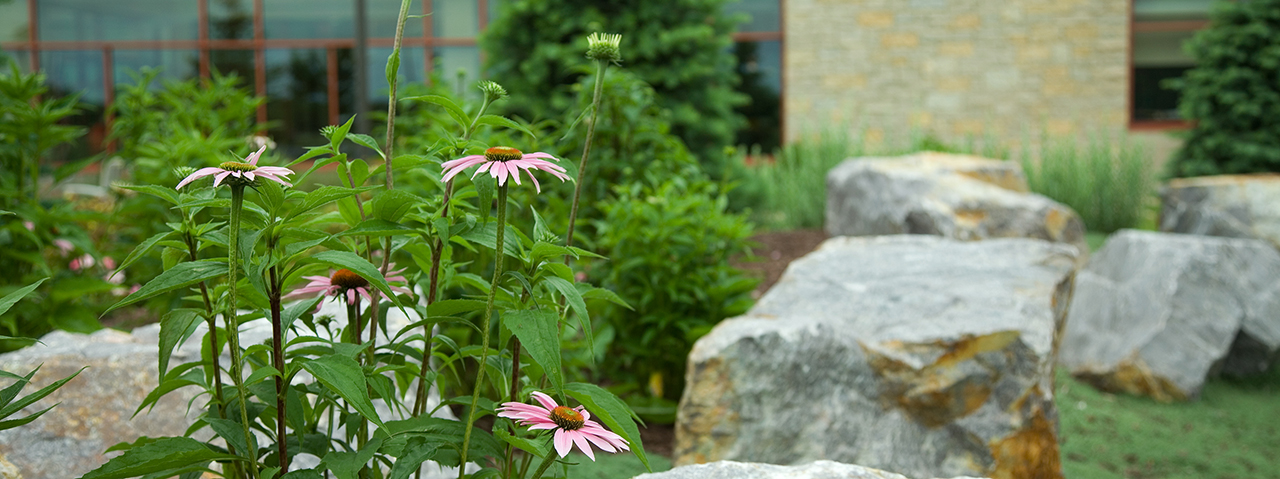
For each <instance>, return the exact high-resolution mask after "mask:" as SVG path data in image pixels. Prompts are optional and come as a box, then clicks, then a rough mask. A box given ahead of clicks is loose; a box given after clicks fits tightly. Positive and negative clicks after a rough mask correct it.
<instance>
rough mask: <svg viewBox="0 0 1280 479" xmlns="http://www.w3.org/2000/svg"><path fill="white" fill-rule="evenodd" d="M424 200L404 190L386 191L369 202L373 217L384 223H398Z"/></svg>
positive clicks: (379, 193)
mask: <svg viewBox="0 0 1280 479" xmlns="http://www.w3.org/2000/svg"><path fill="white" fill-rule="evenodd" d="M425 202H426V200H423V199H422V198H420V197H418V196H417V195H414V194H413V193H409V192H408V191H405V190H386V191H381V192H378V194H376V195H374V196H373V200H372V201H370V204H371V205H372V207H371V209H372V211H373V217H375V218H378V219H381V220H386V221H400V219H401V218H404V215H405V213H408V212H409V210H410V209H411V208H413V207H414V206H417V205H420V204H422V203H425Z"/></svg>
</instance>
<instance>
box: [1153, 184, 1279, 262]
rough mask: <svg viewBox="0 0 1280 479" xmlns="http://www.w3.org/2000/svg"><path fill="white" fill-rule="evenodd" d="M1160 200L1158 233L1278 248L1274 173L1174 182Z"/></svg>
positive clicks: (1163, 190) (1276, 197)
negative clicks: (1252, 241)
mask: <svg viewBox="0 0 1280 479" xmlns="http://www.w3.org/2000/svg"><path fill="white" fill-rule="evenodd" d="M1160 200H1161V207H1160V231H1165V232H1169V233H1187V234H1197V235H1207V236H1225V237H1230V238H1253V239H1260V240H1263V241H1267V242H1269V243H1271V245H1272V246H1273V247H1276V248H1280V175H1276V174H1271V173H1267V174H1256V175H1222V176H1203V177H1198V178H1180V179H1175V180H1172V181H1170V182H1169V184H1167V185H1165V187H1164V188H1162V189H1161V191H1160Z"/></svg>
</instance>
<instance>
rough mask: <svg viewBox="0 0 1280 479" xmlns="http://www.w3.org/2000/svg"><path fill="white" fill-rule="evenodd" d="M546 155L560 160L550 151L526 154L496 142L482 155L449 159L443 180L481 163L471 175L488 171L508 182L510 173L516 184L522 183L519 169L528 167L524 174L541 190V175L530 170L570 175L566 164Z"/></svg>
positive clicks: (555, 174) (562, 176) (565, 176)
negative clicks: (557, 162)
mask: <svg viewBox="0 0 1280 479" xmlns="http://www.w3.org/2000/svg"><path fill="white" fill-rule="evenodd" d="M543 158H546V159H549V160H551V161H560V160H557V159H556V157H554V156H551V155H550V154H547V153H542V152H538V153H529V154H523V153H521V152H520V150H517V149H515V148H511V147H507V146H495V147H493V148H489V149H487V150H484V154H483V155H471V156H464V157H462V158H458V159H456V160H450V161H446V162H444V163H442V164H441V165H440V166H441V167H444V178H443V179H444V181H449V180H450V179H453V177H454V176H456V175H457V174H458V173H461V172H462V170H465V169H467V168H470V167H472V166H476V165H480V168H478V169H476V172H475V173H473V174H472V175H471V177H472V178H475V177H476V175H478V174H480V173H484V172H485V171H488V172H489V176H492V177H494V178H497V179H498V186H503V185H505V184H507V176H508V175H510V176H511V180H512V181H514V182H516V184H517V185H518V184H520V170H525V174H527V175H529V179H530V180H533V187H534V188H535V189H537V191H538V192H539V193H541V192H542V185H539V184H538V179H537V178H535V177H534V176H533V172H530V171H528V170H531V169H539V170H542V171H545V172H547V173H551V175H552V176H554V177H556V178H560V181H564V180H568V179H569V175H566V174H565V169H564V167H562V166H560V165H557V164H555V163H552V162H551V161H547V160H544V159H543Z"/></svg>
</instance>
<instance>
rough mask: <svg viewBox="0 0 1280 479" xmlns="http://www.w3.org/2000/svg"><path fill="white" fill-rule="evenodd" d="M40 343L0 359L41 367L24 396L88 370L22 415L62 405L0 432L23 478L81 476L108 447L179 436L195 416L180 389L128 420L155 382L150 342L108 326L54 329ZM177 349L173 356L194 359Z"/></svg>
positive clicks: (6, 366)
mask: <svg viewBox="0 0 1280 479" xmlns="http://www.w3.org/2000/svg"><path fill="white" fill-rule="evenodd" d="M41 342H42V343H43V344H36V345H33V346H30V347H28V348H26V349H22V350H19V351H16V352H13V353H8V354H5V355H2V356H0V369H3V370H5V371H16V372H21V373H23V374H25V373H27V372H29V371H31V370H32V369H35V368H36V367H37V366H40V365H41V364H43V366H42V367H41V368H40V371H39V372H37V373H36V375H35V377H34V378H32V380H31V384H30V385H28V386H27V387H26V388H25V389H23V392H24V393H28V394H29V393H31V392H34V391H36V390H38V389H39V388H42V387H44V386H47V385H48V384H49V383H52V382H54V381H57V380H59V379H62V378H64V377H67V376H70V375H72V374H74V373H75V372H76V371H79V370H80V368H82V367H84V366H89V369H86V370H85V371H84V372H83V373H80V375H79V376H77V377H76V378H75V379H72V380H71V381H70V382H68V383H67V384H66V385H64V386H63V387H62V388H61V389H59V390H58V391H56V392H54V393H53V394H51V395H49V396H48V397H45V398H44V399H41V400H40V401H36V403H35V404H32V405H31V406H29V407H28V408H27V409H25V412H27V413H31V412H35V411H40V410H42V409H44V408H47V407H49V406H52V405H54V404H58V403H61V404H59V405H58V407H55V408H53V410H51V411H49V412H48V413H46V414H45V415H44V416H41V417H40V418H39V419H37V420H35V421H34V422H32V423H30V424H27V425H25V426H22V427H19V428H15V429H9V430H6V431H0V454H3V455H5V456H7V457H8V459H9V461H11V462H13V463H14V464H15V465H16V466H18V470H20V471H21V472H22V475H23V476H25V477H28V478H55V477H79V476H80V475H82V474H84V473H86V472H89V471H91V470H93V469H94V468H96V467H98V466H99V465H101V464H102V463H103V462H106V460H107V456H106V455H105V454H104V453H103V451H105V450H106V449H107V448H108V447H111V446H113V445H115V444H117V443H120V442H126V441H127V442H132V441H134V440H135V439H137V438H138V437H139V436H152V437H155V436H163V435H171V436H181V435H182V433H183V432H184V431H186V429H187V427H188V426H189V425H191V423H192V422H193V421H194V420H195V418H196V417H198V415H199V412H198V409H200V404H198V403H197V404H196V407H195V408H193V409H192V410H191V411H190V412H188V411H187V402H188V401H190V400H192V399H194V397H195V394H196V391H195V390H194V389H191V388H184V389H180V390H178V391H176V392H174V393H171V394H169V395H168V396H166V397H164V398H163V399H161V400H160V401H159V403H158V404H156V406H155V408H153V409H151V410H149V411H148V410H144V411H142V412H140V413H138V415H137V417H134V418H132V419H130V416H132V415H133V412H134V410H135V409H137V407H138V405H139V404H142V400H143V398H145V397H146V396H147V393H149V392H151V390H152V389H153V388H154V387H155V386H156V384H157V380H156V363H157V348H156V344H155V343H154V342H148V341H146V340H144V339H142V338H141V337H138V336H133V335H130V334H128V333H122V332H119V331H116V330H111V329H104V330H101V331H98V332H96V333H93V334H91V335H82V334H73V333H66V332H54V333H50V334H48V335H45V337H43V338H41ZM182 354H184V353H182V352H179V353H177V354H175V357H174V361H176V362H184V361H188V360H191V359H193V358H186V357H182ZM197 354H198V353H197Z"/></svg>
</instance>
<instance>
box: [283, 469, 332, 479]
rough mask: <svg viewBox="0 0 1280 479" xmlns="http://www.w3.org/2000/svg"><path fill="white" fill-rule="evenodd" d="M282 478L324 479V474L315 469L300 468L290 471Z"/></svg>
mask: <svg viewBox="0 0 1280 479" xmlns="http://www.w3.org/2000/svg"><path fill="white" fill-rule="evenodd" d="M280 479H324V475H323V474H320V472H319V471H316V470H315V469H299V470H296V471H289V473H288V474H285V475H283V476H280Z"/></svg>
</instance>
